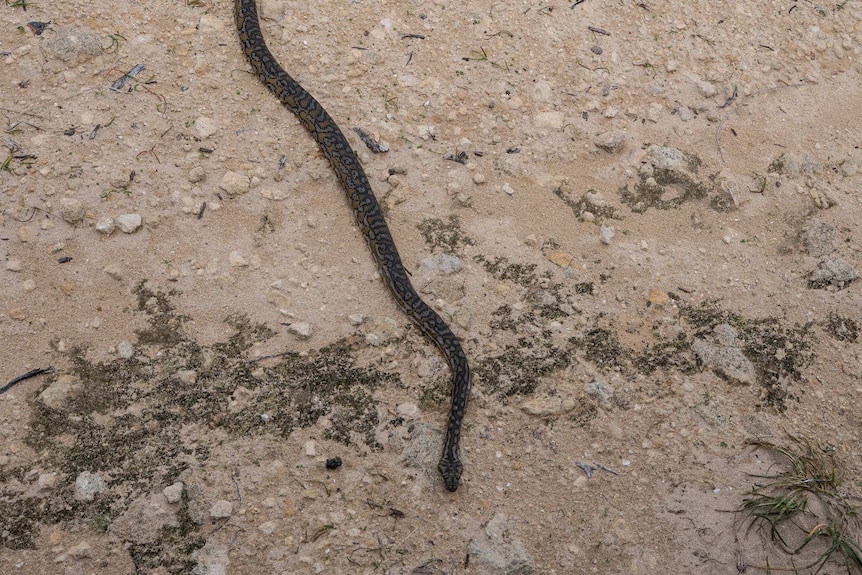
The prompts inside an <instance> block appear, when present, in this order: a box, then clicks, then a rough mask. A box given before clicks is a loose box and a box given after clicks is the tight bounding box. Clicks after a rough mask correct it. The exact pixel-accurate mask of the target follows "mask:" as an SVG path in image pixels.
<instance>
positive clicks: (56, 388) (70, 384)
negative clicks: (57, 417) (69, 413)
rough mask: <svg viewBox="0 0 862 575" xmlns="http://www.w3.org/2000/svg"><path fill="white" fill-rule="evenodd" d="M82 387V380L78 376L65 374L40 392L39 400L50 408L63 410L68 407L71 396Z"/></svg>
mask: <svg viewBox="0 0 862 575" xmlns="http://www.w3.org/2000/svg"><path fill="white" fill-rule="evenodd" d="M80 389H81V380H80V379H79V378H78V377H76V376H74V375H69V374H63V375H61V376H60V377H58V378H57V381H55V382H54V383H52V384H51V385H49V386H48V387H46V388H45V389H44V391H42V393H40V394H39V401H41V402H42V403H43V404H44V405H45V406H46V407H48V408H50V409H54V410H57V411H61V410H63V409H65V408H66V402H67V401H68V399H69V397H70V396H71V395H73V394H75V393H76V392H77V391H78V390H80Z"/></svg>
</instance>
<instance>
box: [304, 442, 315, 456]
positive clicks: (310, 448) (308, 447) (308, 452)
mask: <svg viewBox="0 0 862 575" xmlns="http://www.w3.org/2000/svg"><path fill="white" fill-rule="evenodd" d="M302 452H303V453H305V456H306V457H314V456H316V455H317V443H316V442H315V441H314V440H313V439H309V440H308V441H306V442H305V443H304V444H303V445H302Z"/></svg>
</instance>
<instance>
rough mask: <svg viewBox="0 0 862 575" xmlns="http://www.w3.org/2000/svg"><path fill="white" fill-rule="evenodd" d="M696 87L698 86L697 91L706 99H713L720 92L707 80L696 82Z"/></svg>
mask: <svg viewBox="0 0 862 575" xmlns="http://www.w3.org/2000/svg"><path fill="white" fill-rule="evenodd" d="M694 85H695V86H697V91H698V92H700V95H701V96H703V97H704V98H712V97H713V96H715V94H716V93H717V92H718V91H717V90H716V89H715V86H713V85H712V84H711V83H709V82H707V81H706V80H700V79H697V80H695V81H694Z"/></svg>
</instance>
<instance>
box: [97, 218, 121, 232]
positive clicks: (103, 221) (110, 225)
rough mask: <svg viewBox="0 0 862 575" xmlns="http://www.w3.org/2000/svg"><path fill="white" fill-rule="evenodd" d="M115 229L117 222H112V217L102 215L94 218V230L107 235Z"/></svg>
mask: <svg viewBox="0 0 862 575" xmlns="http://www.w3.org/2000/svg"><path fill="white" fill-rule="evenodd" d="M115 229H117V224H116V222H114V218H111V217H108V216H103V217H101V218H99V219H98V220H96V231H97V232H99V233H100V234H105V235H106V236H109V235H111V234H112V233H114V230H115Z"/></svg>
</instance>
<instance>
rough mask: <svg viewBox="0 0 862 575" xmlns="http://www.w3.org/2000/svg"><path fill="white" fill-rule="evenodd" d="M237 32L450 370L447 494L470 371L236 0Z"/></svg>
mask: <svg viewBox="0 0 862 575" xmlns="http://www.w3.org/2000/svg"><path fill="white" fill-rule="evenodd" d="M234 15H235V18H236V27H237V30H238V32H239V39H240V43H241V44H242V50H243V52H244V53H245V56H246V58H247V59H248V62H249V64H251V67H252V68H253V69H254V71H255V73H256V74H257V77H258V78H259V79H260V81H261V82H263V84H264V85H265V86H266V87H267V88H269V90H270V91H271V92H272V93H273V94H275V96H276V97H277V98H278V99H279V101H281V103H282V104H283V105H284V106H285V107H286V108H287V109H288V110H290V111H291V112H293V113H294V114H296V117H297V118H299V121H300V122H301V123H302V125H303V126H305V128H306V129H307V130H308V131H309V132H310V133H311V135H312V136H313V137H314V139H315V141H317V144H318V146H319V147H320V150H321V151H322V152H323V154H324V155H325V156H326V157H327V159H328V160H329V163H330V164H331V165H332V169H333V170H335V174H336V176H337V177H338V181H339V182H341V185H342V186H343V187H344V190H345V191H346V192H347V197H348V199H349V201H350V206H351V208H352V209H353V215H354V217H355V218H356V223H357V225H358V226H359V229H360V231H361V232H362V235H363V236H365V239H366V241H367V242H368V247H369V248H370V249H371V253H372V254H373V256H374V259H375V261H376V262H377V267H378V269H379V271H380V275H381V277H382V278H383V282H384V283H385V284H386V287H388V288H389V291H390V292H391V294H392V297H393V298H394V299H395V302H396V303H397V304H398V307H400V308H401V310H402V311H403V312H404V313H405V314H406V315H407V317H409V318H410V319H411V320H412V321H413V322H414V323H415V324H416V325H417V326H418V327H419V329H420V330H421V331H422V333H423V334H425V336H426V337H427V338H428V339H430V340H431V341H432V342H434V344H435V345H436V346H437V347H438V348H439V349H440V351H441V352H442V353H443V355H444V356H445V357H446V360H447V362H448V363H449V368H450V369H451V371H452V383H453V386H452V405H451V408H450V410H449V423H448V425H447V426H446V437H445V440H444V443H443V455H442V456H441V458H440V463H439V464H438V466H437V468H438V469H439V470H440V474H441V475H442V476H443V481H444V483H445V485H446V489H448V490H449V491H455V490H456V489H458V483H459V482H460V480H461V474H462V472H463V470H464V466H463V464H462V463H461V452H460V451H461V450H460V439H461V424H462V422H463V420H464V411H465V409H466V408H467V396H468V394H469V392H470V382H471V376H470V366H469V364H468V363H467V356H466V355H465V354H464V350H463V349H462V348H461V343H460V342H459V341H458V338H457V337H456V336H455V334H454V333H452V330H451V329H450V328H449V326H448V325H447V324H446V322H445V321H443V319H442V318H441V317H440V316H439V315H438V314H437V312H435V311H434V310H433V309H431V308H430V307H429V306H428V305H427V304H426V303H425V302H424V301H422V298H421V297H420V296H419V294H418V293H416V290H415V289H414V288H413V285H412V284H411V283H410V279H409V278H408V274H407V270H405V269H404V264H402V263H401V257H400V256H399V255H398V250H397V249H396V247H395V242H394V241H393V239H392V234H391V233H390V231H389V226H388V225H387V224H386V220H385V219H384V218H383V213H382V212H381V211H380V205H379V204H378V202H377V198H376V197H375V196H374V192H373V191H372V190H371V184H370V183H369V182H368V177H367V176H366V175H365V172H364V171H363V169H362V166H361V164H360V163H359V159H358V158H357V157H356V153H355V152H354V151H353V149H352V148H351V147H350V143H349V142H348V141H347V138H345V137H344V134H343V133H342V132H341V129H339V127H338V126H337V125H336V123H335V121H334V120H333V119H332V117H331V116H330V115H329V114H328V113H327V111H326V110H325V109H324V108H323V106H321V105H320V103H319V102H318V101H317V100H316V99H314V97H313V96H312V95H311V94H309V93H308V92H307V91H306V90H305V89H304V88H303V87H302V86H300V85H299V83H298V82H297V81H296V80H294V79H293V78H292V77H291V76H290V75H289V74H288V73H287V72H286V71H285V70H284V68H282V67H281V65H280V64H279V63H278V61H277V60H276V59H275V57H274V56H273V55H272V53H271V52H270V51H269V49H268V48H267V46H266V43H265V42H264V39H263V33H262V31H261V28H260V21H259V20H258V14H257V5H256V2H255V0H235V11H234Z"/></svg>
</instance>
